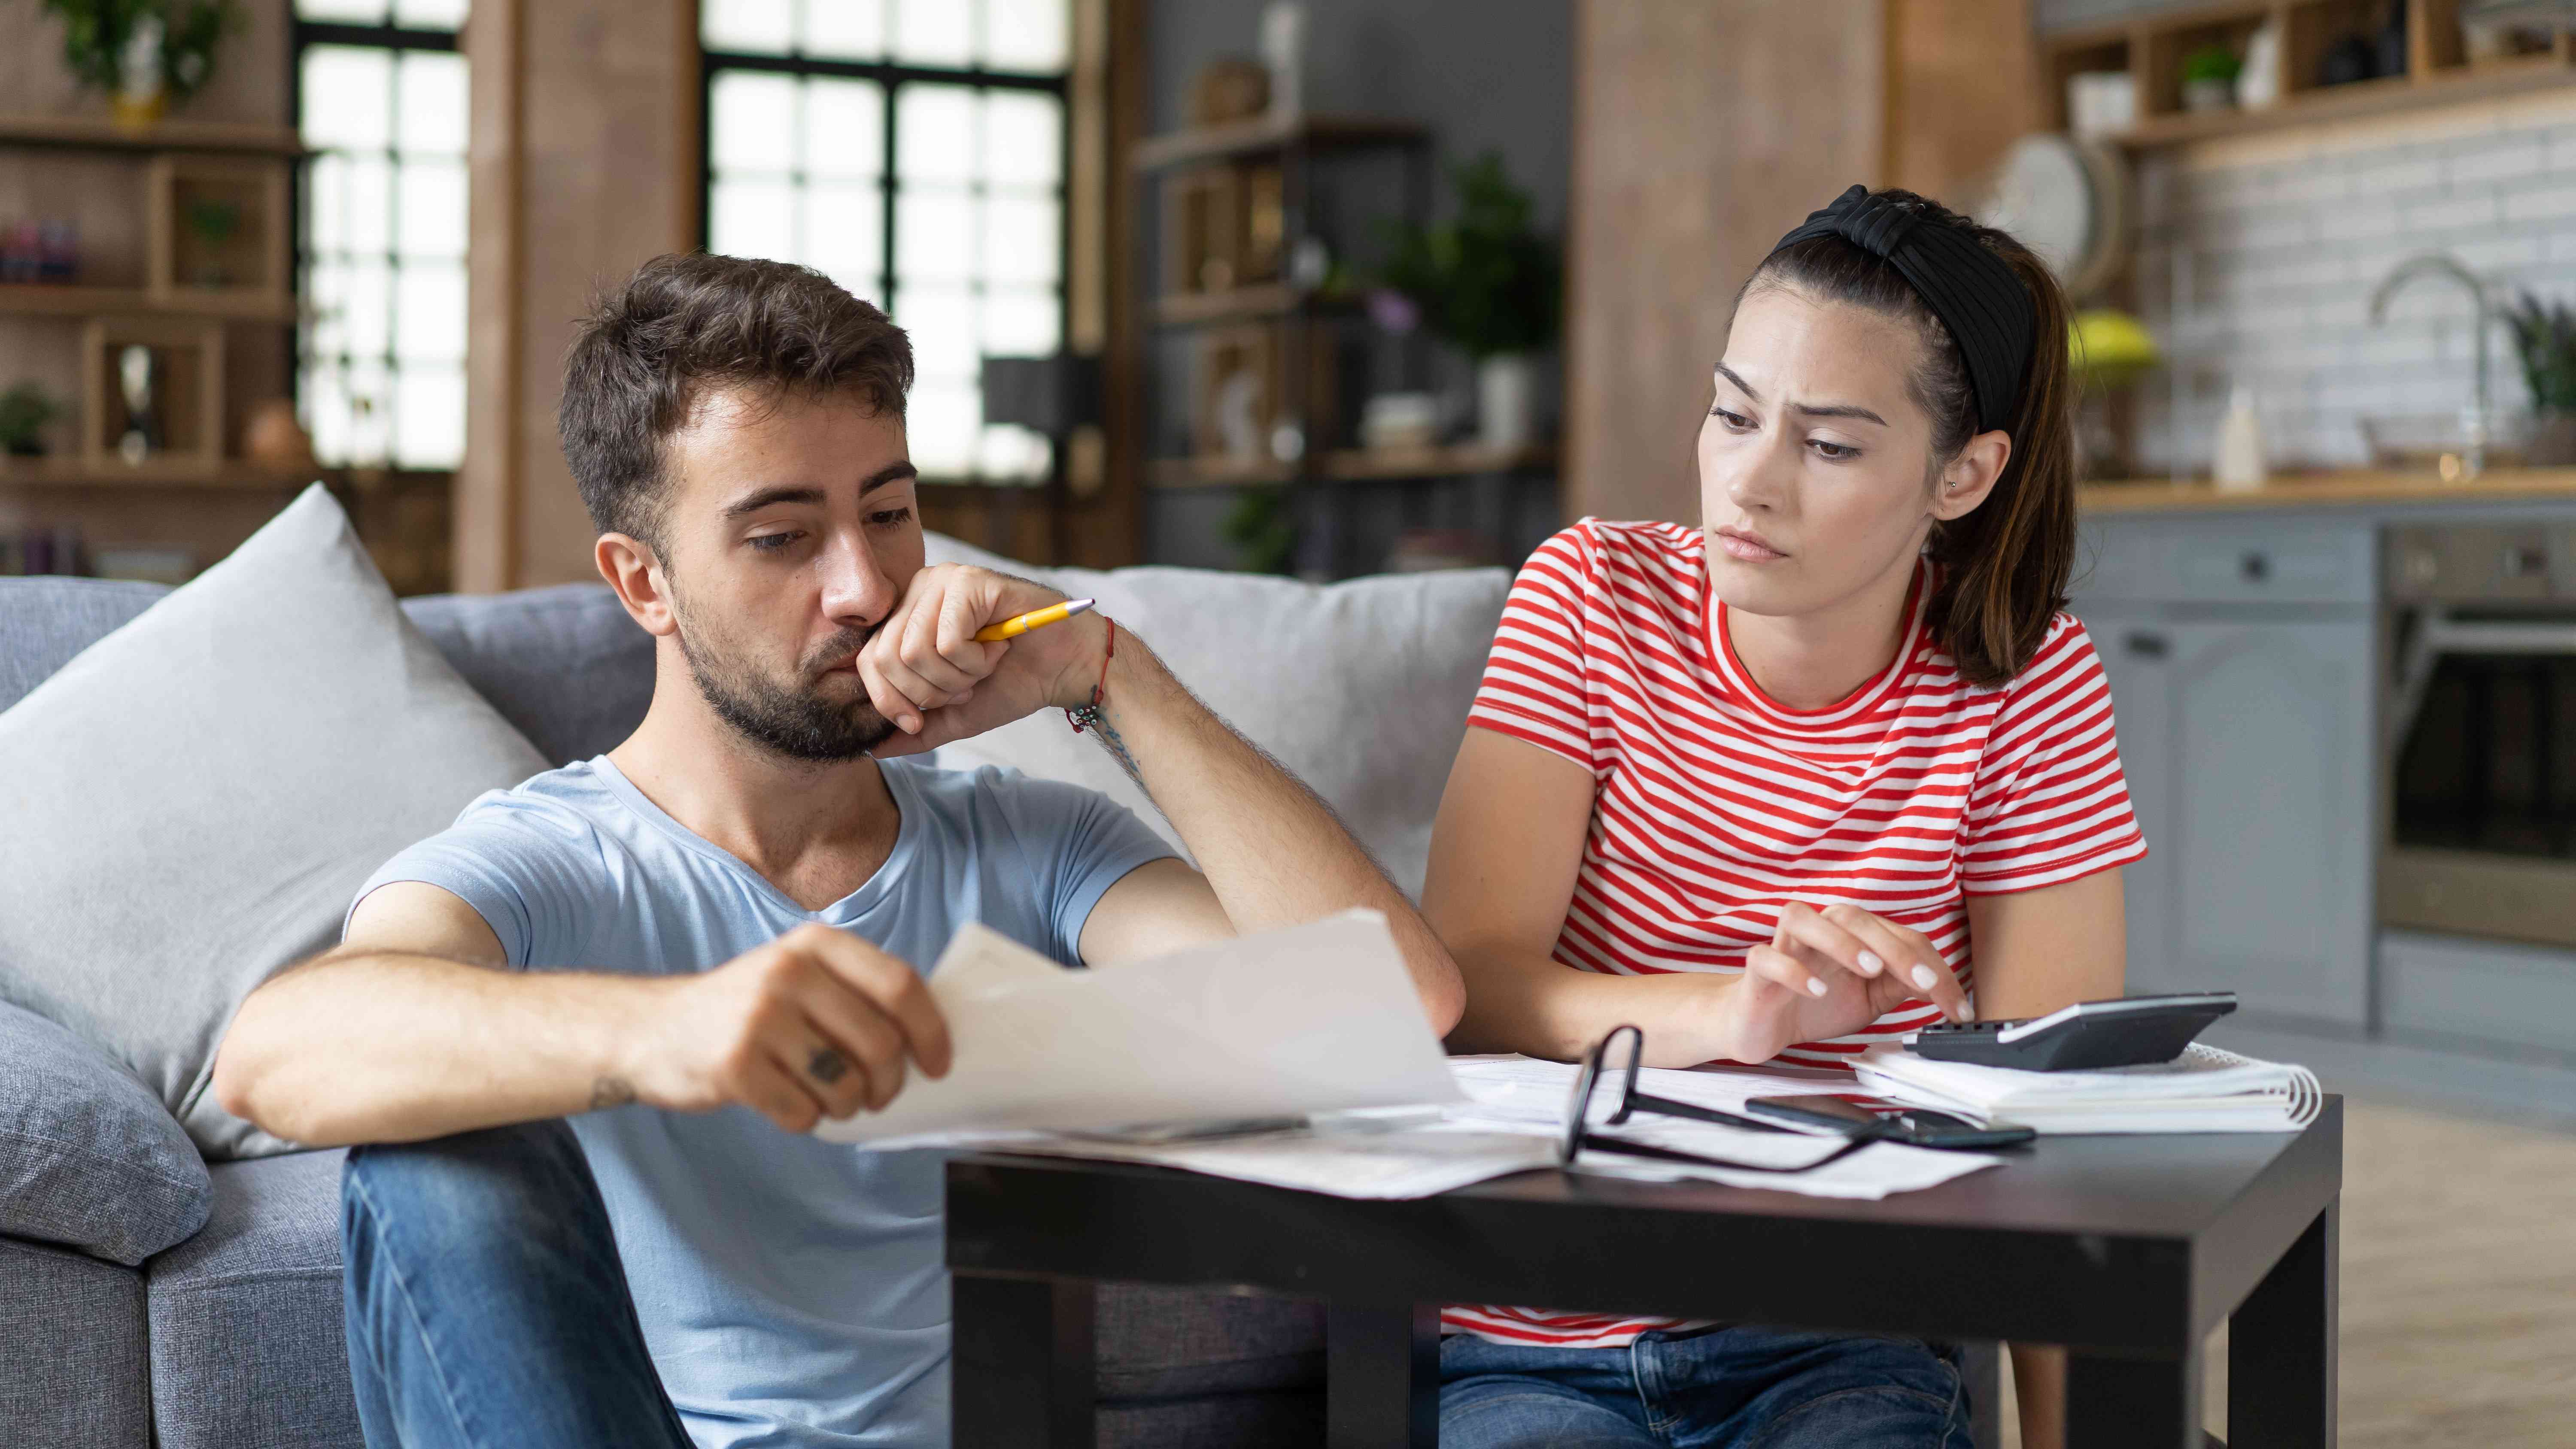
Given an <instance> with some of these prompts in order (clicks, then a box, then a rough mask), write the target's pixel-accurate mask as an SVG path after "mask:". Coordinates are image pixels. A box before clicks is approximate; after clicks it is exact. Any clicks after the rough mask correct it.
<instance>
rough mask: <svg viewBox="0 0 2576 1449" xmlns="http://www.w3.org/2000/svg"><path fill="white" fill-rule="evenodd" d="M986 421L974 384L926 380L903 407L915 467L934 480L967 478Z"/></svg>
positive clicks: (971, 468) (973, 465)
mask: <svg viewBox="0 0 2576 1449" xmlns="http://www.w3.org/2000/svg"><path fill="white" fill-rule="evenodd" d="M983 421H984V416H983V399H982V397H981V396H980V395H979V394H978V393H977V392H976V389H975V384H974V383H972V382H945V381H933V380H930V379H924V380H923V381H922V382H920V383H919V384H917V385H916V386H915V387H914V388H913V390H912V397H911V399H910V400H909V401H908V402H907V403H906V404H905V407H904V432H905V433H906V435H907V436H908V437H909V438H910V440H911V443H912V465H913V466H914V467H916V468H919V469H920V470H921V471H922V472H923V473H925V474H927V475H928V476H930V477H933V478H962V477H966V476H968V475H969V474H971V473H972V472H973V471H974V467H975V446H976V442H977V438H976V433H977V432H978V430H979V429H980V428H981V427H982V425H983Z"/></svg>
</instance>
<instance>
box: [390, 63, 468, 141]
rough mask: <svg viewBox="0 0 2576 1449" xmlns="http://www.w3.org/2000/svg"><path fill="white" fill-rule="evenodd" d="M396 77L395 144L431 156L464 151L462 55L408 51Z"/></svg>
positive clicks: (463, 71)
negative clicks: (396, 112)
mask: <svg viewBox="0 0 2576 1449" xmlns="http://www.w3.org/2000/svg"><path fill="white" fill-rule="evenodd" d="M395 79H396V81H397V82H398V84H397V86H396V89H395V93H394V97H395V103H396V105H397V106H398V107H399V113H398V114H397V116H396V118H395V131H394V138H395V144H396V145H398V146H400V147H401V148H402V149H404V150H405V151H418V152H422V153H424V154H427V155H432V156H462V155H464V154H465V57H463V56H461V55H446V54H441V53H440V52H438V51H434V50H415V51H411V52H408V53H406V54H405V55H404V56H403V58H402V69H401V71H400V73H399V74H398V75H397V76H396V78H395Z"/></svg>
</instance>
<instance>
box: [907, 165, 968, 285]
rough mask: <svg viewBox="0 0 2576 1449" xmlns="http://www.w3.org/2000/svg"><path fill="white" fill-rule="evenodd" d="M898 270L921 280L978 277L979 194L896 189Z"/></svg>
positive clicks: (916, 187)
mask: <svg viewBox="0 0 2576 1449" xmlns="http://www.w3.org/2000/svg"><path fill="white" fill-rule="evenodd" d="M894 250H895V272H896V274H897V275H898V276H899V277H900V278H901V279H902V280H903V283H904V284H906V285H909V284H910V283H911V282H913V281H914V280H916V279H920V280H934V281H938V280H957V281H963V280H965V279H966V278H968V277H971V276H973V275H974V267H975V198H974V197H973V196H972V195H971V194H969V193H968V192H965V191H962V190H948V189H945V188H942V189H933V188H931V187H928V186H915V185H911V184H906V185H905V187H904V188H903V189H902V190H901V191H898V192H896V193H895V202H894Z"/></svg>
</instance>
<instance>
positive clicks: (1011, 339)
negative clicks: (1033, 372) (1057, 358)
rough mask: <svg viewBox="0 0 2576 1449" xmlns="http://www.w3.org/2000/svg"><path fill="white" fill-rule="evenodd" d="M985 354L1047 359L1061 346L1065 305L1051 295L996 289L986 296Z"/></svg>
mask: <svg viewBox="0 0 2576 1449" xmlns="http://www.w3.org/2000/svg"><path fill="white" fill-rule="evenodd" d="M983 322H984V325H983V336H984V351H985V353H986V354H987V355H989V356H993V357H1048V356H1052V355H1054V353H1055V351H1056V349H1057V347H1059V346H1060V345H1061V344H1062V339H1063V335H1064V302H1063V300H1062V299H1061V298H1059V297H1058V296H1057V295H1056V294H1055V293H1054V292H1052V291H1044V292H1041V291H1022V290H1018V289H1001V288H996V289H994V290H993V291H990V292H987V293H985V294H984V317H983Z"/></svg>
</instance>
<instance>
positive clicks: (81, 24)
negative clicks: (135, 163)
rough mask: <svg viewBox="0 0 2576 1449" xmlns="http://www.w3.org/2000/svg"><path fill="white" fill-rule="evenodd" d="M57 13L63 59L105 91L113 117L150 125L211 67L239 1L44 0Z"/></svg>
mask: <svg viewBox="0 0 2576 1449" xmlns="http://www.w3.org/2000/svg"><path fill="white" fill-rule="evenodd" d="M43 5H44V8H45V9H47V10H50V11H52V12H53V13H55V14H56V15H59V16H61V17H62V19H63V63H64V64H65V65H66V66H67V67H69V68H70V70H71V73H72V75H73V77H74V78H75V79H77V80H79V81H80V82H81V83H82V84H83V85H89V86H95V87H97V88H98V89H100V90H103V91H105V92H107V93H108V95H109V96H110V97H112V98H113V99H114V100H115V103H116V118H117V119H118V120H119V121H122V122H125V123H126V124H128V125H134V126H148V125H150V124H151V123H153V122H154V121H157V120H159V119H161V113H162V112H163V111H164V110H166V109H167V108H168V107H170V106H171V105H174V104H176V103H178V102H181V101H185V100H186V99H187V98H188V97H190V96H192V95H194V94H196V91H197V88H198V87H199V86H202V85H204V84H205V83H206V81H207V79H208V78H209V77H211V76H212V75H213V74H214V73H215V47H216V46H217V45H219V44H221V43H222V41H223V38H224V37H225V36H226V35H228V34H230V33H232V32H234V31H237V30H241V29H244V28H245V27H246V26H247V25H248V24H249V22H248V20H247V19H246V18H245V17H244V15H243V13H242V8H241V6H240V4H239V3H238V0H43Z"/></svg>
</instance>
